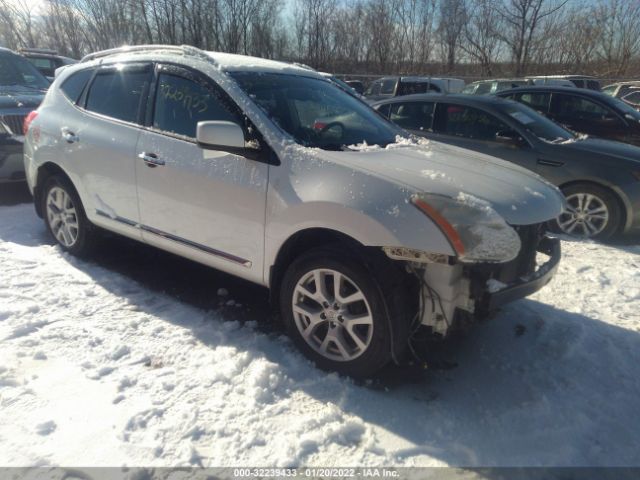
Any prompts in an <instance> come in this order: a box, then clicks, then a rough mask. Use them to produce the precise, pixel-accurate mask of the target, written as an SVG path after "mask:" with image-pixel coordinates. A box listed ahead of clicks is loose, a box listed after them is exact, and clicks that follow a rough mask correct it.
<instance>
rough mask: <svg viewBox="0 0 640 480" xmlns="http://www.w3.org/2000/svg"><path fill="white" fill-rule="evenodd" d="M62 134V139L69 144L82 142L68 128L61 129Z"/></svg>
mask: <svg viewBox="0 0 640 480" xmlns="http://www.w3.org/2000/svg"><path fill="white" fill-rule="evenodd" d="M60 134H61V135H62V138H64V139H65V140H66V141H67V143H75V142H78V141H80V138H79V137H78V136H77V135H76V134H75V133H73V132H72V131H71V130H69V129H68V128H66V127H63V128H61V129H60Z"/></svg>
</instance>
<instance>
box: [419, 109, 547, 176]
mask: <svg viewBox="0 0 640 480" xmlns="http://www.w3.org/2000/svg"><path fill="white" fill-rule="evenodd" d="M509 132H513V133H517V132H515V131H514V130H513V128H512V127H511V126H509V125H507V124H506V123H505V122H503V121H502V120H500V119H498V118H497V117H496V116H495V115H493V114H491V113H489V112H485V111H484V110H480V109H478V108H474V107H469V106H466V105H455V104H450V103H440V102H439V103H438V104H437V105H436V108H435V112H434V119H433V133H432V134H430V135H429V137H430V138H433V139H434V140H437V141H440V142H443V143H448V144H451V145H455V146H457V147H462V148H467V149H469V150H473V151H476V152H479V153H484V154H486V155H491V156H493V157H497V158H501V159H503V160H507V161H510V162H513V163H516V164H518V165H520V166H522V167H525V168H528V169H529V170H534V171H535V170H536V169H537V163H536V162H537V155H536V154H535V152H534V151H533V149H532V148H531V146H530V145H529V144H528V143H527V141H526V140H524V139H523V140H522V142H521V143H520V144H519V145H516V144H514V143H506V142H505V141H503V140H500V139H499V138H500V137H501V136H505V135H508V134H509Z"/></svg>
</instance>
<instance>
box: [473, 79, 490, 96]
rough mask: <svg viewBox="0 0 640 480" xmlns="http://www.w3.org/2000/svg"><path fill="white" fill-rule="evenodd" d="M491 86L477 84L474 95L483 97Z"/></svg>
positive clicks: (487, 83)
mask: <svg viewBox="0 0 640 480" xmlns="http://www.w3.org/2000/svg"><path fill="white" fill-rule="evenodd" d="M492 86H493V82H484V83H479V84H478V89H477V90H476V95H484V94H485V93H489V92H491V87H492Z"/></svg>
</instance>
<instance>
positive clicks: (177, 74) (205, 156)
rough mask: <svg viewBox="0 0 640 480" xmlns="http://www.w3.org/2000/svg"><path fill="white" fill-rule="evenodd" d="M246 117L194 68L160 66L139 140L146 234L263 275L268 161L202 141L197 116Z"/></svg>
mask: <svg viewBox="0 0 640 480" xmlns="http://www.w3.org/2000/svg"><path fill="white" fill-rule="evenodd" d="M207 120H227V121H232V122H236V123H238V124H240V125H242V124H243V120H242V118H241V115H240V114H239V111H238V110H236V107H235V105H234V104H233V103H232V102H231V100H230V99H229V98H228V97H227V96H226V94H225V93H224V92H223V91H222V90H221V89H220V88H219V87H218V86H217V85H215V84H214V83H213V81H211V80H210V79H207V78H204V77H202V76H200V75H199V74H195V73H193V72H191V71H189V70H186V69H183V68H180V67H175V66H168V65H161V66H159V67H157V69H156V81H155V92H153V95H152V100H151V101H150V108H149V114H148V119H147V123H148V126H147V129H146V130H144V131H143V132H142V133H141V134H140V138H139V141H138V146H137V151H136V154H137V159H136V173H137V179H138V204H139V208H140V218H141V220H140V224H141V229H142V232H143V233H142V235H143V238H144V239H145V240H146V241H147V242H149V243H152V244H155V245H157V246H159V247H161V248H164V249H166V250H169V251H173V252H175V253H178V254H180V255H183V256H186V257H189V258H192V259H193V260H196V261H199V262H202V263H205V264H207V265H211V266H213V267H215V268H218V269H220V270H225V271H228V272H230V273H233V274H236V275H238V276H241V277H244V278H247V279H249V280H254V281H261V280H262V278H263V277H262V273H263V272H262V270H263V262H262V259H263V247H264V245H263V244H264V216H265V203H266V191H267V182H268V172H269V166H268V165H267V164H265V163H261V162H259V161H254V160H250V159H247V158H245V157H243V156H240V155H234V154H231V153H227V152H223V151H214V150H207V149H203V148H201V147H200V146H198V145H197V144H196V141H195V136H196V126H197V123H198V122H199V121H207Z"/></svg>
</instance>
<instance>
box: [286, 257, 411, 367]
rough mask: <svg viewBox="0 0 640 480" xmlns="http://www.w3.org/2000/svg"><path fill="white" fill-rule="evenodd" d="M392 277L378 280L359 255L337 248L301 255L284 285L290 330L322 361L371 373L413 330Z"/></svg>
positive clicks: (318, 362) (297, 341)
mask: <svg viewBox="0 0 640 480" xmlns="http://www.w3.org/2000/svg"><path fill="white" fill-rule="evenodd" d="M392 277H393V275H387V276H386V278H385V281H382V282H381V281H378V279H377V278H376V275H375V274H374V273H373V272H372V271H371V270H370V269H369V268H367V266H366V265H365V264H364V262H362V261H360V260H358V257H357V256H354V255H348V254H346V253H345V252H344V251H341V250H339V249H337V248H336V249H333V248H318V249H315V250H312V251H310V252H308V253H306V254H304V255H302V256H301V257H299V258H298V259H296V260H295V261H294V262H293V263H292V264H291V265H290V266H289V268H288V269H287V271H286V273H285V275H284V278H283V284H282V288H281V290H280V311H281V312H282V315H283V322H284V324H285V327H286V328H287V331H288V333H289V335H290V336H291V338H292V339H293V341H294V342H295V344H296V345H297V346H298V348H299V349H300V350H301V351H302V352H303V353H304V354H305V355H306V356H307V357H308V358H309V359H311V360H312V361H313V362H314V363H315V364H316V365H317V366H318V367H320V368H322V369H324V370H330V371H337V372H339V373H341V374H345V375H349V376H352V377H358V378H363V377H370V376H371V375H373V374H374V373H376V372H377V371H378V370H380V369H381V368H382V367H384V366H385V365H386V364H387V363H389V361H390V360H391V358H392V356H393V355H392V348H395V347H394V345H400V346H404V345H406V340H407V336H408V328H407V325H408V321H407V320H406V318H404V317H405V315H404V312H403V311H398V309H396V308H395V302H394V301H393V300H394V297H393V295H400V296H402V293H398V292H393V291H391V287H390V286H389V282H388V280H389V279H390V278H392ZM400 290H401V289H400ZM395 299H396V300H397V299H398V298H397V297H395ZM390 311H391V312H393V313H392V314H391V315H390V313H389V312H390Z"/></svg>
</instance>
